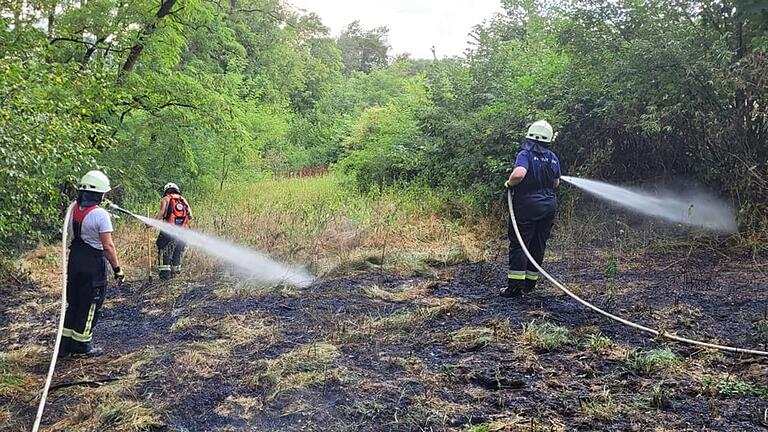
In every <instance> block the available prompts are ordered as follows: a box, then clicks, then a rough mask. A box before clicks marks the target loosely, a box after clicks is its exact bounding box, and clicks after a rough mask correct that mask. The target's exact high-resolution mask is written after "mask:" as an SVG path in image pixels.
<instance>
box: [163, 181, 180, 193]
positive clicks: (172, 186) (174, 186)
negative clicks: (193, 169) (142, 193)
mask: <svg viewBox="0 0 768 432" xmlns="http://www.w3.org/2000/svg"><path fill="white" fill-rule="evenodd" d="M171 189H175V190H176V192H178V193H181V189H180V188H179V185H177V184H176V183H166V184H165V186H163V193H168V191H169V190H171Z"/></svg>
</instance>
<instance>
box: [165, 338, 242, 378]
mask: <svg viewBox="0 0 768 432" xmlns="http://www.w3.org/2000/svg"><path fill="white" fill-rule="evenodd" d="M227 354H229V343H228V342H227V341H226V340H221V339H217V340H214V341H208V342H191V343H189V344H187V345H185V346H184V347H183V348H181V349H180V353H179V354H178V355H177V356H176V360H175V363H176V368H177V369H178V370H179V371H181V372H183V373H186V374H191V375H194V376H199V377H202V378H211V377H213V376H216V375H217V374H219V371H218V370H217V368H218V366H219V365H220V364H222V362H225V361H226V360H227V358H226V357H227Z"/></svg>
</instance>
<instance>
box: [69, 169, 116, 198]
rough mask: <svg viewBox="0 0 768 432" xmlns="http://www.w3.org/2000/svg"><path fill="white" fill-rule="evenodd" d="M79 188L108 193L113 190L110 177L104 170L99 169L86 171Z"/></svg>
mask: <svg viewBox="0 0 768 432" xmlns="http://www.w3.org/2000/svg"><path fill="white" fill-rule="evenodd" d="M77 189H78V190H81V191H91V192H99V193H107V192H109V191H111V190H112V188H111V187H110V186H109V178H107V176H106V175H104V173H103V172H101V171H97V170H93V171H88V172H87V173H85V175H84V176H83V178H81V179H80V183H78V185H77Z"/></svg>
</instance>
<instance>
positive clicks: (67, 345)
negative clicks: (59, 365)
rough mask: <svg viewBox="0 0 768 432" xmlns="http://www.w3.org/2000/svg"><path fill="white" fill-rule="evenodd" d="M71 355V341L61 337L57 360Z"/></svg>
mask: <svg viewBox="0 0 768 432" xmlns="http://www.w3.org/2000/svg"><path fill="white" fill-rule="evenodd" d="M71 354H72V346H71V340H70V339H69V338H68V337H64V336H62V337H61V343H59V354H58V356H57V357H58V358H67V357H69V356H70V355H71Z"/></svg>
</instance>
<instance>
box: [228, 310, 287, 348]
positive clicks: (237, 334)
mask: <svg viewBox="0 0 768 432" xmlns="http://www.w3.org/2000/svg"><path fill="white" fill-rule="evenodd" d="M216 322H217V323H218V324H217V325H216V329H217V331H218V333H219V334H220V335H221V337H223V338H225V339H227V340H228V341H229V343H230V345H231V346H233V347H236V346H240V345H246V344H250V343H257V344H258V346H259V347H261V348H262V349H264V348H269V347H271V346H273V345H274V344H276V343H277V342H279V341H280V339H281V338H282V333H281V330H280V324H279V323H278V322H277V320H276V319H275V318H273V317H271V316H264V315H263V314H258V313H251V314H247V315H229V316H226V317H224V318H222V319H217V320H216Z"/></svg>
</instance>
